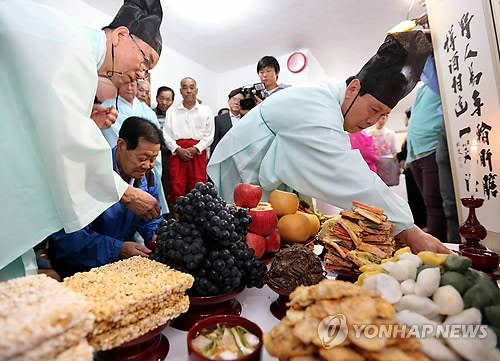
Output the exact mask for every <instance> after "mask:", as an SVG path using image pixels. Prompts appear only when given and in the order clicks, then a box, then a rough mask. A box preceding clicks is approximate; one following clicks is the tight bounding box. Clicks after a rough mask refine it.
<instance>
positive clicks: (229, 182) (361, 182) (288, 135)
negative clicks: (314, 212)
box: [207, 81, 413, 234]
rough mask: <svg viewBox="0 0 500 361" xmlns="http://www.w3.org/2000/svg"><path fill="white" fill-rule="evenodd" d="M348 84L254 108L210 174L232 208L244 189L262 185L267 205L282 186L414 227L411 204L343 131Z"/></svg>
mask: <svg viewBox="0 0 500 361" xmlns="http://www.w3.org/2000/svg"><path fill="white" fill-rule="evenodd" d="M345 90H346V86H345V83H341V82H335V81H328V82H321V83H316V84H313V85H304V86H296V87H290V88H287V89H284V90H282V91H280V92H279V93H276V94H274V95H273V96H271V97H269V98H267V99H266V100H265V101H264V102H262V103H261V104H260V105H258V106H256V107H255V108H253V109H252V110H251V111H250V112H249V113H247V114H246V115H245V116H244V117H243V118H241V120H240V121H239V122H238V123H237V124H236V125H235V126H234V127H232V128H231V129H230V130H229V132H228V133H227V134H226V135H225V136H224V137H223V138H222V139H221V141H220V142H219V144H218V145H217V148H216V150H215V152H214V154H213V155H212V156H211V158H210V162H209V164H208V167H207V170H208V174H209V176H210V178H211V179H212V180H213V181H214V183H215V186H216V187H217V189H218V191H219V194H220V195H221V196H222V197H223V198H224V199H225V200H226V201H227V202H232V201H233V190H234V187H235V186H236V184H238V183H240V182H241V183H251V184H260V185H261V186H262V188H263V190H264V198H265V197H267V196H268V194H269V192H270V191H272V190H274V189H276V188H278V187H279V186H281V185H282V184H285V185H288V186H290V187H292V188H293V189H294V190H296V191H298V192H300V193H303V194H306V195H309V196H312V197H314V198H316V199H320V200H322V201H325V202H327V203H330V204H332V205H335V206H337V207H341V208H344V209H350V208H351V207H352V205H351V202H352V201H353V200H356V201H360V202H363V203H367V204H372V205H375V206H377V207H381V208H383V209H384V210H385V212H386V214H387V215H388V217H389V219H390V220H391V221H392V222H394V223H395V224H396V226H395V233H396V234H397V233H399V232H401V231H402V230H405V229H408V228H410V227H412V226H413V217H412V214H411V211H410V208H409V206H408V203H407V202H405V201H404V200H402V199H401V198H399V197H398V196H397V195H396V194H394V193H393V192H392V191H391V190H390V189H389V188H388V187H387V186H386V185H385V184H384V183H383V182H382V180H381V179H380V178H379V177H378V176H377V174H375V173H374V172H372V171H371V170H370V169H369V168H368V166H367V164H366V162H365V161H364V160H363V158H362V156H361V154H360V153H359V151H358V150H352V149H351V144H350V141H349V136H348V134H347V132H346V131H345V130H344V128H343V124H344V118H343V116H342V111H341V105H342V103H343V102H344V97H345Z"/></svg>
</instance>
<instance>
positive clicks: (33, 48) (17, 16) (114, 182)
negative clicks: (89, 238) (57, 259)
mask: <svg viewBox="0 0 500 361" xmlns="http://www.w3.org/2000/svg"><path fill="white" fill-rule="evenodd" d="M162 16H163V13H162V8H161V4H160V0H127V1H125V3H124V4H123V6H122V7H121V8H120V10H119V12H118V14H117V15H116V17H115V19H114V20H113V22H112V23H111V24H109V26H107V27H105V28H104V30H94V29H89V28H87V27H86V26H83V25H81V24H79V23H78V22H76V21H75V20H74V19H71V18H70V17H69V16H68V15H67V14H65V13H62V12H60V11H59V10H58V9H55V8H51V7H48V6H45V5H41V4H39V3H36V2H31V1H25V0H22V1H19V0H15V1H2V2H0V41H1V43H2V57H1V59H0V64H1V67H2V69H3V70H4V74H6V76H5V77H3V85H4V89H5V90H6V91H5V92H2V94H1V95H0V104H1V108H2V112H3V119H4V120H5V121H2V135H3V141H2V145H1V147H2V154H3V157H2V158H3V163H2V169H6V170H7V169H8V170H9V174H11V176H5V177H2V181H0V186H1V189H2V196H1V198H2V200H3V204H2V205H3V207H2V209H3V211H1V210H0V226H1V228H2V231H3V235H2V239H1V241H0V249H1V252H0V280H1V279H6V278H11V277H14V276H22V275H24V266H23V262H22V261H20V258H17V259H16V257H19V256H20V255H22V254H23V252H27V253H26V255H27V254H28V253H29V254H30V255H32V254H33V252H32V251H31V248H32V247H33V246H34V245H36V244H37V243H39V242H41V241H42V240H43V239H44V238H45V237H47V236H48V235H50V234H52V233H54V232H56V231H58V230H60V229H61V228H64V230H65V231H66V232H74V231H76V230H79V229H81V228H83V227H85V226H86V225H87V224H89V223H90V222H92V221H93V220H94V219H95V218H96V217H97V216H99V215H100V214H101V213H102V212H103V211H104V210H106V209H107V208H109V207H110V206H111V205H113V204H115V203H116V202H119V201H121V202H122V203H124V204H125V205H126V206H127V207H128V208H129V209H130V210H131V211H132V212H134V213H135V214H137V215H139V216H142V217H145V218H147V219H153V218H156V217H158V216H159V215H160V207H159V205H158V203H157V201H156V199H155V198H154V197H152V196H151V195H149V194H148V193H146V192H144V191H142V190H140V189H137V188H134V187H133V186H131V185H129V184H127V183H126V182H125V181H123V179H121V177H120V176H119V175H118V174H117V173H115V172H114V171H113V167H112V164H111V163H110V159H112V157H111V149H110V147H109V145H108V144H107V142H106V140H105V139H104V137H103V136H102V134H101V132H100V130H99V129H98V127H97V126H96V123H98V122H97V120H96V123H94V121H92V120H91V119H90V116H91V110H92V105H93V101H94V98H95V95H96V88H97V83H98V75H100V76H105V77H107V78H109V79H110V80H111V82H112V83H113V84H114V85H115V86H116V87H117V88H118V87H120V86H121V85H124V84H126V83H128V82H131V81H135V80H137V79H140V78H145V77H146V76H147V73H148V71H149V70H150V69H152V68H153V67H154V66H155V65H156V63H157V62H158V59H159V56H160V53H161V36H160V24H161V21H162ZM92 118H93V119H96V118H108V119H107V121H111V122H113V121H114V119H116V110H114V109H108V110H106V111H103V112H102V113H99V112H98V113H97V114H94V113H92ZM23 259H25V257H23ZM9 263H10V265H9ZM6 265H9V266H8V267H5V266H6ZM2 269H3V270H2Z"/></svg>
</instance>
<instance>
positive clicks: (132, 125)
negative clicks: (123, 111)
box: [118, 117, 165, 150]
mask: <svg viewBox="0 0 500 361" xmlns="http://www.w3.org/2000/svg"><path fill="white" fill-rule="evenodd" d="M118 136H119V137H120V138H122V139H123V140H124V141H125V142H126V143H127V149H128V150H131V149H135V148H137V144H138V143H139V138H140V137H143V138H144V139H145V140H146V141H148V142H150V143H153V144H160V145H161V146H163V145H164V143H165V140H164V139H163V134H162V132H161V130H160V129H158V127H157V126H156V125H154V124H153V123H151V122H150V121H149V120H147V119H144V118H141V117H128V118H127V119H125V121H124V122H123V124H122V127H121V128H120V132H119V133H118Z"/></svg>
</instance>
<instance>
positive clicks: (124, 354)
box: [94, 323, 170, 361]
mask: <svg viewBox="0 0 500 361" xmlns="http://www.w3.org/2000/svg"><path fill="white" fill-rule="evenodd" d="M167 325H168V323H166V324H164V325H163V326H160V327H158V328H156V329H154V330H152V331H149V332H148V333H146V334H144V335H142V336H140V337H138V338H136V339H135V340H132V341H129V342H126V343H124V344H123V345H121V346H118V347H115V348H113V349H111V350H107V351H97V352H96V353H95V354H94V360H95V361H160V360H165V357H167V354H168V350H169V349H170V345H169V343H168V339H167V338H166V337H165V336H164V335H162V333H161V332H162V331H163V330H164V329H165V327H167Z"/></svg>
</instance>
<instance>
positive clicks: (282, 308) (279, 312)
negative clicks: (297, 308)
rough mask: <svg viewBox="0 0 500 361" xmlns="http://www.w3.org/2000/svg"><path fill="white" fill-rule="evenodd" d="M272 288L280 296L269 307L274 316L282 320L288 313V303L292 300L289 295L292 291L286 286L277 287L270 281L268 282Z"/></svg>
mask: <svg viewBox="0 0 500 361" xmlns="http://www.w3.org/2000/svg"><path fill="white" fill-rule="evenodd" d="M267 285H268V286H269V288H270V289H272V290H273V291H274V292H276V293H277V294H278V298H277V299H276V300H274V301H273V303H271V305H270V306H269V309H270V310H271V313H272V314H273V316H274V317H276V318H277V319H278V320H281V319H282V318H283V317H285V315H286V311H287V310H288V307H287V305H286V304H287V303H288V301H289V300H290V298H289V296H290V293H292V291H289V290H286V289H284V288H279V287H275V286H273V285H272V284H270V283H267Z"/></svg>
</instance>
